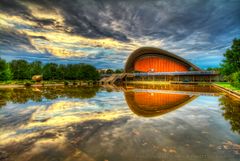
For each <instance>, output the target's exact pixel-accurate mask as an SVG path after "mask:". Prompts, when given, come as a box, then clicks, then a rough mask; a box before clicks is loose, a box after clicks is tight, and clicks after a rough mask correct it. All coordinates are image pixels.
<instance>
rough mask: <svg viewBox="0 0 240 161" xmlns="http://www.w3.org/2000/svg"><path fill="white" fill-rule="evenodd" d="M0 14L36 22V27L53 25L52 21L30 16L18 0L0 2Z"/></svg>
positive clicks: (28, 11) (2, 0)
mask: <svg viewBox="0 0 240 161" xmlns="http://www.w3.org/2000/svg"><path fill="white" fill-rule="evenodd" d="M0 12H2V13H7V14H9V15H13V16H20V17H22V18H24V19H27V20H30V21H33V22H36V23H37V24H38V26H36V27H42V26H47V25H54V21H55V20H54V19H39V18H36V17H34V16H33V15H32V13H31V11H30V10H29V9H28V8H27V6H25V5H23V4H22V3H21V1H19V0H1V2H0Z"/></svg>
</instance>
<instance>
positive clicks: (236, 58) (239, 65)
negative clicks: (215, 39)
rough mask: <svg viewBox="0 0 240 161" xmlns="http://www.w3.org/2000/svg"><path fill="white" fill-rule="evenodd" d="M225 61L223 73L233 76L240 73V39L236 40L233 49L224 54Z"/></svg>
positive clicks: (222, 68) (222, 66) (222, 65)
mask: <svg viewBox="0 0 240 161" xmlns="http://www.w3.org/2000/svg"><path fill="white" fill-rule="evenodd" d="M224 57H225V59H224V60H223V63H222V64H221V73H222V74H223V75H227V76H229V75H231V74H232V73H235V72H238V71H240V39H234V40H233V44H232V46H231V49H228V50H227V51H226V53H225V54H224Z"/></svg>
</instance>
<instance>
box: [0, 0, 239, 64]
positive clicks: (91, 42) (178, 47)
mask: <svg viewBox="0 0 240 161" xmlns="http://www.w3.org/2000/svg"><path fill="white" fill-rule="evenodd" d="M239 15H240V1H236V0H230V1H228V2H227V3H225V1H223V0H220V1H219V0H210V1H207V0H195V1H188V0H178V1H174V0H161V1H160V0H152V1H143V0H138V1H137V0H131V1H127V0H123V1H117V2H116V1H113V0H104V1H102V0H72V1H67V0H62V1H48V0H42V1H38V0H24V1H17V0H13V1H7V0H3V1H2V2H1V4H0V23H1V24H2V25H4V26H5V27H6V26H7V27H8V28H11V30H12V31H14V30H16V31H14V32H16V33H22V34H23V35H25V37H27V38H28V39H29V42H30V43H29V45H30V46H31V45H32V47H34V48H35V49H36V51H37V52H39V53H43V54H44V53H45V54H47V55H48V54H50V55H52V56H55V57H56V58H59V59H61V61H64V62H65V61H68V60H70V61H74V60H76V58H78V59H79V61H83V60H84V61H85V60H86V61H89V62H94V60H95V62H96V61H97V62H100V63H94V64H97V66H98V67H104V66H105V67H111V66H112V67H123V66H124V64H123V61H124V59H126V58H127V54H126V53H128V54H130V53H131V52H132V51H133V50H135V49H137V48H138V47H140V46H154V47H159V48H163V49H165V50H168V51H170V52H173V53H175V54H177V55H179V56H182V57H184V58H187V59H189V57H190V58H191V59H193V60H192V61H193V62H195V60H199V59H198V58H200V57H202V56H204V57H206V58H209V62H210V59H211V62H212V59H213V58H214V61H213V62H214V64H211V65H213V66H217V65H218V64H219V63H220V61H221V58H222V54H223V52H224V51H225V50H226V48H228V47H229V46H230V45H231V41H232V39H234V38H236V37H239V36H240V28H239V26H240V18H239ZM1 30H2V29H1ZM1 32H8V31H7V30H2V31H1ZM10 33H11V32H10ZM6 34H7V33H6ZM17 35H19V34H17ZM19 36H20V37H21V34H20V35H19ZM4 39H5V37H4ZM6 39H8V38H6ZM18 39H21V38H17V39H16V40H18ZM16 43H17V42H16ZM6 48H7V46H6ZM9 48H11V49H12V47H11V46H10V47H9ZM85 49H89V50H85ZM2 50H3V49H1V48H0V51H2ZM109 51H111V54H109ZM26 52H27V51H26ZM115 58H116V59H117V60H113V59H115ZM207 62H208V61H205V60H204V61H202V62H199V61H198V62H197V65H200V66H202V67H205V66H208V65H207V64H206V63H207ZM204 63H205V64H204ZM111 64H112V65H111Z"/></svg>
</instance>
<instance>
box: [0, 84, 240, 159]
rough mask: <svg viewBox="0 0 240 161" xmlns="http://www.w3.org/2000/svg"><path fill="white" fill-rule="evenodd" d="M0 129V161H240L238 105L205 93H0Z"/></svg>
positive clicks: (193, 89) (178, 88) (132, 89)
mask: <svg viewBox="0 0 240 161" xmlns="http://www.w3.org/2000/svg"><path fill="white" fill-rule="evenodd" d="M0 123H1V124H0V160H13V161H50V160H51V161H52V160H54V161H62V160H63V161H78V160H83V161H104V160H108V161H128V160H129V161H145V160H146V161H155V160H156V161H159V160H166V161H170V160H174V161H176V160H179V161H182V160H185V161H188V160H194V161H195V160H209V161H213V160H216V161H226V160H229V161H231V160H232V161H235V160H236V161H237V160H239V158H240V135H239V134H240V101H238V100H236V99H234V98H231V97H229V96H226V95H223V94H222V93H219V91H217V90H216V89H215V88H214V87H211V86H194V85H184V86H183V85H158V86H157V85H152V86H149V85H148V86H146V85H137V86H125V87H118V88H116V87H106V88H105V87H45V88H15V89H0Z"/></svg>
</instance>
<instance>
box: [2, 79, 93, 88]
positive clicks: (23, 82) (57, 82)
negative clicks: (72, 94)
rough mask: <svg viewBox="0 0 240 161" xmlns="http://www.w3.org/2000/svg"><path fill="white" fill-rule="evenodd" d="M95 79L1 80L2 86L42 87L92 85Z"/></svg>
mask: <svg viewBox="0 0 240 161" xmlns="http://www.w3.org/2000/svg"><path fill="white" fill-rule="evenodd" d="M93 83H94V82H93V81H79V80H76V81H73V80H53V81H41V82H34V81H30V80H21V81H1V82H0V88H14V87H26V86H32V87H42V86H63V85H92V84H93Z"/></svg>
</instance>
